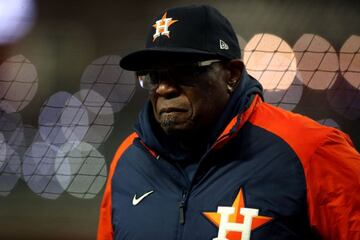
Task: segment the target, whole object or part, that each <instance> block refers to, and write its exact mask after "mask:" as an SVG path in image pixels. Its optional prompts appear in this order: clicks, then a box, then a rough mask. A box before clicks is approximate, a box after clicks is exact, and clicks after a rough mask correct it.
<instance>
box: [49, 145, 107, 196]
mask: <svg viewBox="0 0 360 240" xmlns="http://www.w3.org/2000/svg"><path fill="white" fill-rule="evenodd" d="M55 168H56V169H57V171H56V178H57V179H58V181H59V183H60V184H61V186H62V187H63V188H64V189H65V190H66V191H67V192H68V193H69V194H71V195H72V196H74V197H77V198H85V199H87V198H93V197H95V196H96V195H97V194H98V193H99V192H100V191H101V189H102V188H103V186H104V184H105V182H106V177H107V169H106V163H105V159H104V156H103V155H102V154H101V153H100V152H99V151H97V150H96V149H95V148H94V147H93V146H91V145H90V144H88V143H85V142H82V143H80V144H79V145H78V146H77V147H76V148H74V149H73V150H72V151H71V152H69V153H67V154H66V155H65V156H64V155H59V156H58V157H57V158H56V166H55Z"/></svg>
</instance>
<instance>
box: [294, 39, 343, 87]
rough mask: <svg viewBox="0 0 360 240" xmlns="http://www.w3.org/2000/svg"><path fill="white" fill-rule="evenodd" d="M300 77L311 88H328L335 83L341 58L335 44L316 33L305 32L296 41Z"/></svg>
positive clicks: (295, 48) (295, 49)
mask: <svg viewBox="0 0 360 240" xmlns="http://www.w3.org/2000/svg"><path fill="white" fill-rule="evenodd" d="M293 49H294V52H295V56H296V59H297V61H298V73H297V75H298V78H299V79H300V80H301V81H302V82H303V83H304V85H306V86H307V87H309V88H311V89H316V90H326V89H329V88H330V87H331V86H332V84H334V82H335V80H336V77H337V75H338V70H339V60H338V57H337V53H336V51H335V49H334V47H333V46H331V44H330V43H329V42H328V41H327V40H326V39H324V38H322V37H320V36H318V35H315V34H304V35H302V36H301V37H300V38H299V39H298V40H297V42H296V43H295V45H294V47H293Z"/></svg>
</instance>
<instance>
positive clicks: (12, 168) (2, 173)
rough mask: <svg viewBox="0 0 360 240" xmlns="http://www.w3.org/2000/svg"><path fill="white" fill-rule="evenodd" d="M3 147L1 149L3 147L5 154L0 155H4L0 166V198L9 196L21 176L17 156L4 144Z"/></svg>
mask: <svg viewBox="0 0 360 240" xmlns="http://www.w3.org/2000/svg"><path fill="white" fill-rule="evenodd" d="M4 145H5V146H4ZM4 145H3V146H2V148H3V147H5V148H6V150H5V153H4V152H2V153H1V155H3V154H5V158H4V162H3V163H2V164H1V166H0V196H7V195H9V194H10V192H11V191H12V190H13V188H14V187H15V185H16V183H17V182H18V180H19V178H20V176H21V162H20V157H19V154H18V153H17V152H15V151H14V150H13V149H12V148H11V147H10V146H9V145H7V144H6V143H5V144H4ZM2 150H3V149H2Z"/></svg>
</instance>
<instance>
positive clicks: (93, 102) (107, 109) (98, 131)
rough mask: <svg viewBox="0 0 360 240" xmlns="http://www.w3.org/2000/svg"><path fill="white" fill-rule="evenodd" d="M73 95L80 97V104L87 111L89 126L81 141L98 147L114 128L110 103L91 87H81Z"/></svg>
mask: <svg viewBox="0 0 360 240" xmlns="http://www.w3.org/2000/svg"><path fill="white" fill-rule="evenodd" d="M74 96H75V97H77V98H78V99H82V104H83V106H85V108H86V109H87V110H88V113H89V114H88V117H89V128H88V131H87V132H86V134H85V136H84V138H83V141H84V142H87V143H90V144H92V145H93V146H95V147H98V146H100V145H101V144H102V143H103V142H105V141H106V139H107V138H108V137H109V135H110V134H111V132H112V130H113V128H114V112H113V109H112V105H111V104H110V103H109V102H107V101H106V100H105V98H104V97H103V96H102V95H100V94H99V93H97V92H96V91H94V90H91V89H82V90H80V91H79V92H77V93H75V94H74Z"/></svg>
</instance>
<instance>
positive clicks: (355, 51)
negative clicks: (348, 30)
mask: <svg viewBox="0 0 360 240" xmlns="http://www.w3.org/2000/svg"><path fill="white" fill-rule="evenodd" d="M359 49H360V37H359V36H355V35H352V36H350V37H349V38H348V39H347V40H346V41H345V43H344V44H343V46H342V47H341V49H340V53H339V62H340V71H341V75H340V76H339V77H338V78H337V80H336V81H335V83H334V84H332V86H331V88H330V90H328V91H327V92H326V93H327V99H328V102H329V104H330V107H331V108H332V109H333V110H335V111H336V112H337V113H340V114H342V115H343V116H344V117H345V118H347V119H351V120H355V119H358V118H360V50H359Z"/></svg>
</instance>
